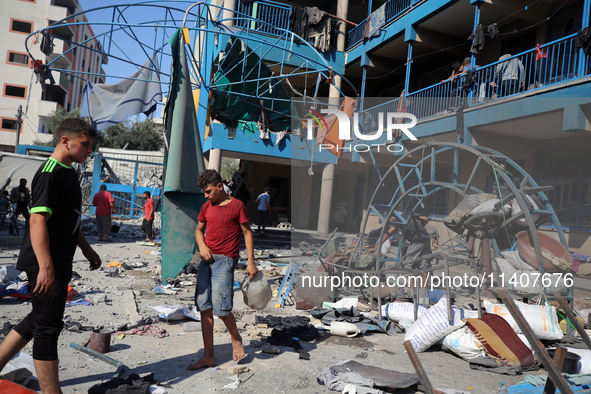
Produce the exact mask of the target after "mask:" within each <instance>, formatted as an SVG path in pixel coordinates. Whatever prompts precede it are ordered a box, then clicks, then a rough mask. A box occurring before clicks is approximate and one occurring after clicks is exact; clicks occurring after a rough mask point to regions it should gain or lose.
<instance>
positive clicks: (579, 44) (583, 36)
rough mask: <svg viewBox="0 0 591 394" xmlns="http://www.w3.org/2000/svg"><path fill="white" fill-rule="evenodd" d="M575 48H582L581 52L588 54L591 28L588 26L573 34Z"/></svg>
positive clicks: (590, 43) (590, 44)
mask: <svg viewBox="0 0 591 394" xmlns="http://www.w3.org/2000/svg"><path fill="white" fill-rule="evenodd" d="M575 48H577V49H580V48H583V52H585V54H586V55H588V54H589V53H590V52H591V29H590V28H589V27H586V28H584V29H583V30H581V31H579V32H578V33H577V35H576V36H575Z"/></svg>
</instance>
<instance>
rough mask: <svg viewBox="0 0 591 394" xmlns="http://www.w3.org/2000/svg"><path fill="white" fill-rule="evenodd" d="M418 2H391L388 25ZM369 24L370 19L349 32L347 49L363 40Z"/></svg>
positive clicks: (408, 0) (412, 0) (406, 0)
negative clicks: (366, 26)
mask: <svg viewBox="0 0 591 394" xmlns="http://www.w3.org/2000/svg"><path fill="white" fill-rule="evenodd" d="M417 2H418V0H389V1H388V2H387V3H386V23H388V22H390V21H392V20H394V19H396V18H397V17H398V16H400V15H402V14H403V13H405V12H406V11H408V10H409V9H410V7H411V6H412V5H413V4H414V3H417ZM367 23H369V17H368V18H366V19H365V20H363V21H362V22H361V23H359V24H358V25H357V26H355V27H354V28H352V29H351V30H349V32H348V33H347V49H351V48H352V47H354V46H355V45H357V44H358V43H359V42H361V41H362V40H363V31H364V30H365V25H366V24H367Z"/></svg>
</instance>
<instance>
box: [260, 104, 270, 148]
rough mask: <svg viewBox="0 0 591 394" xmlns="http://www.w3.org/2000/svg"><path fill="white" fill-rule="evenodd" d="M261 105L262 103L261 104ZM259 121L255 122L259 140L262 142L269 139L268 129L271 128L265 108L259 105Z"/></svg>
mask: <svg viewBox="0 0 591 394" xmlns="http://www.w3.org/2000/svg"><path fill="white" fill-rule="evenodd" d="M261 104H262V103H261ZM259 110H260V112H261V113H260V114H259V119H258V120H257V126H258V128H259V132H260V134H259V138H260V139H262V140H268V139H269V131H270V130H269V128H270V127H271V119H270V118H269V115H268V114H267V112H265V108H264V107H263V106H262V105H261V108H260V109H259Z"/></svg>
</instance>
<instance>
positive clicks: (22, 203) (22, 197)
mask: <svg viewBox="0 0 591 394" xmlns="http://www.w3.org/2000/svg"><path fill="white" fill-rule="evenodd" d="M10 201H11V202H12V204H13V208H14V216H15V217H16V218H18V215H23V216H24V217H25V221H26V222H27V224H28V223H29V217H30V214H29V205H31V194H30V193H29V189H28V188H27V180H26V179H25V178H21V180H20V185H18V186H16V187H14V188H12V190H11V191H10Z"/></svg>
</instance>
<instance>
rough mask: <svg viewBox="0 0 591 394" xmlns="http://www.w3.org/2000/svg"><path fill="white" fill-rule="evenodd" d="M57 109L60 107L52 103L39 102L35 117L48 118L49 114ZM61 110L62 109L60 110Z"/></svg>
mask: <svg viewBox="0 0 591 394" xmlns="http://www.w3.org/2000/svg"><path fill="white" fill-rule="evenodd" d="M58 108H62V107H61V105H59V104H58V103H56V102H54V101H47V100H39V101H37V115H39V116H42V117H49V116H50V115H51V113H52V112H53V111H55V110H57V109H58ZM62 109H63V108H62Z"/></svg>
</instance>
